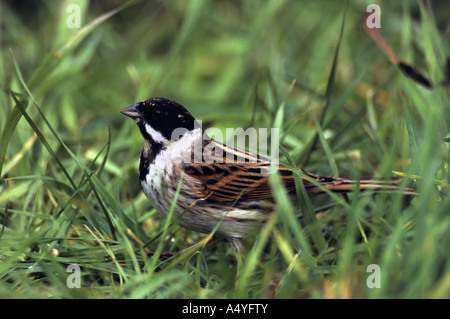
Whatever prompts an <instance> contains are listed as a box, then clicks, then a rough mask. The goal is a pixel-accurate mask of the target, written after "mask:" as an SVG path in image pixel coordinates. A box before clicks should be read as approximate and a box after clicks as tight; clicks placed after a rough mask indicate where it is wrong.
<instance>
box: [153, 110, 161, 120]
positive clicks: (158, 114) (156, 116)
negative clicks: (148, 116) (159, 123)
mask: <svg viewBox="0 0 450 319" xmlns="http://www.w3.org/2000/svg"><path fill="white" fill-rule="evenodd" d="M163 115H164V113H163V112H162V111H161V110H158V109H156V110H153V112H152V116H153V118H154V119H155V120H158V119H160V118H162V117H163Z"/></svg>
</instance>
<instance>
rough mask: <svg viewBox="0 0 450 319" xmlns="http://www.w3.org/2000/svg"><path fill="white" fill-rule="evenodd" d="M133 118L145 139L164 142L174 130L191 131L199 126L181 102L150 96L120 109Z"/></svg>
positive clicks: (169, 138) (170, 136) (171, 135)
mask: <svg viewBox="0 0 450 319" xmlns="http://www.w3.org/2000/svg"><path fill="white" fill-rule="evenodd" d="M120 112H121V113H122V114H124V115H126V116H129V117H131V118H132V119H134V120H135V121H136V123H137V125H138V126H139V129H140V131H141V133H142V135H143V136H144V138H145V139H147V140H149V141H152V142H156V143H159V144H166V143H167V142H169V141H171V139H172V137H173V136H175V135H176V138H179V137H180V135H181V134H173V133H174V130H177V129H178V130H179V131H178V132H183V131H186V130H187V131H192V130H193V129H194V128H196V127H199V125H198V124H197V123H196V121H195V118H194V117H193V116H192V115H191V114H190V113H189V112H188V110H186V109H185V108H184V106H182V105H181V104H179V103H177V102H175V101H172V100H169V99H165V98H150V99H147V100H144V101H141V102H139V103H138V104H135V105H132V106H129V107H126V108H124V109H122V110H121V111H120Z"/></svg>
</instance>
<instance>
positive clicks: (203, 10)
mask: <svg viewBox="0 0 450 319" xmlns="http://www.w3.org/2000/svg"><path fill="white" fill-rule="evenodd" d="M419 2H420V3H421V1H419ZM11 3H14V2H13V1H4V2H2V10H1V12H2V17H1V18H2V27H3V29H2V43H1V44H2V46H1V53H0V54H1V59H0V63H1V65H0V78H1V81H2V86H3V89H4V90H3V92H2V94H1V95H0V100H1V101H0V108H1V114H3V116H2V117H0V134H1V135H0V136H1V140H0V174H1V176H0V178H1V181H0V297H3V298H6V297H9V298H11V297H12V298H47V297H48V298H347V297H348V298H449V297H450V262H449V259H448V255H449V253H448V252H449V249H448V247H450V233H449V231H448V230H449V229H450V213H449V212H450V200H449V198H448V197H447V190H448V183H449V182H450V174H449V145H448V143H447V142H445V138H446V137H447V136H448V134H449V133H448V125H449V119H450V110H449V106H450V103H449V94H450V93H449V88H448V86H447V87H445V86H442V85H440V84H439V83H440V82H441V81H442V80H443V79H444V77H445V72H444V71H445V61H446V58H447V57H448V56H450V51H449V50H450V48H449V43H448V41H446V39H448V38H449V30H450V29H449V25H448V17H447V16H446V15H445V14H444V13H445V11H446V10H447V11H448V10H449V5H448V4H446V3H445V2H442V4H439V5H440V6H441V7H438V8H437V9H436V10H435V15H432V14H429V12H426V11H425V10H424V9H423V8H421V7H420V6H419V4H418V2H416V1H396V2H395V4H393V1H381V2H380V3H379V4H380V6H381V9H382V20H381V23H382V31H383V32H384V34H385V36H386V37H387V38H388V39H389V41H390V43H391V46H392V47H393V49H394V51H395V52H396V53H397V55H398V56H399V57H400V59H401V60H403V61H406V62H408V63H410V64H412V65H414V66H416V68H417V69H418V70H420V71H421V72H422V73H424V74H425V75H426V76H427V77H428V78H430V79H431V81H432V82H433V83H434V84H435V87H434V88H433V89H432V90H429V89H426V88H424V87H422V86H420V85H417V84H416V83H414V82H413V81H412V80H411V79H409V78H407V77H405V76H404V75H403V74H402V73H401V72H400V71H399V70H398V69H397V68H395V67H394V66H392V64H390V62H389V60H388V59H387V57H386V56H384V54H383V52H382V51H381V50H380V49H379V48H378V47H377V46H376V44H375V43H374V42H373V41H372V40H371V39H370V38H369V36H368V35H367V34H365V33H364V32H363V31H362V30H361V29H360V27H359V23H360V21H361V17H362V15H363V13H364V12H365V10H366V7H367V5H368V4H370V3H371V2H370V1H368V2H366V1H349V2H348V3H347V2H345V1H331V0H330V1H320V2H317V1H279V0H268V1H264V2H259V1H200V0H197V1H175V0H174V1H129V2H125V1H124V2H119V1H108V2H106V1H103V2H98V1H95V2H94V1H92V3H89V1H81V0H80V1H59V2H58V5H55V4H54V3H53V2H51V1H41V2H39V1H34V2H33V3H34V4H33V5H31V4H28V5H27V6H26V5H19V4H16V5H15V6H12V5H11ZM72 3H77V4H79V6H80V9H81V28H79V29H77V28H69V27H68V26H67V23H66V21H67V19H68V18H69V16H70V12H69V13H68V12H67V11H66V9H67V6H68V5H69V4H72ZM436 5H438V4H436ZM151 96H163V97H167V98H171V99H174V100H177V101H178V102H180V103H182V104H184V105H185V106H187V107H188V109H189V110H190V111H191V112H192V113H193V115H194V116H196V117H197V118H199V119H202V120H203V125H204V127H210V126H214V127H218V128H220V129H223V130H224V129H225V128H226V127H243V128H247V127H249V126H253V127H279V128H280V133H281V142H282V152H281V155H280V156H282V159H283V161H284V162H286V163H290V164H291V165H296V166H298V167H302V168H305V169H307V170H309V171H311V172H314V173H318V174H322V175H338V174H339V175H341V176H349V177H353V178H358V177H360V176H369V175H373V176H377V177H390V176H392V175H393V173H392V172H394V171H396V172H402V173H404V174H406V175H408V174H410V175H415V176H417V177H418V178H417V181H416V186H417V189H418V191H419V195H418V196H416V197H415V198H413V199H411V198H409V199H405V198H404V197H403V196H401V195H399V194H377V195H376V196H371V195H369V196H368V195H367V194H362V195H361V194H357V193H355V194H350V195H349V199H348V201H346V200H345V199H343V198H342V197H340V196H331V197H330V196H325V195H323V196H320V197H317V198H313V199H311V200H310V199H308V198H307V197H305V196H304V193H303V192H302V187H301V185H297V186H298V193H299V195H298V196H299V198H303V201H302V205H300V207H299V208H297V207H292V205H291V204H290V202H289V201H288V198H287V196H286V194H285V193H284V191H283V189H282V188H281V187H279V185H280V181H279V179H278V178H277V176H276V175H274V176H272V178H271V182H272V184H273V186H274V189H275V190H276V191H275V193H274V196H275V199H276V201H277V202H278V203H279V207H280V208H279V210H278V211H277V213H276V214H275V215H274V217H273V218H272V219H271V220H270V221H269V222H268V223H266V224H264V225H263V226H262V227H261V229H260V231H259V232H258V234H255V235H252V236H249V238H247V240H246V247H247V249H246V253H245V255H244V256H240V258H239V263H238V265H236V264H235V261H234V256H233V253H232V251H231V247H230V245H229V244H228V243H227V242H225V241H220V240H219V241H215V242H212V243H206V241H207V239H208V238H207V237H206V235H202V234H198V233H195V232H191V231H187V230H184V229H180V228H179V226H177V225H176V223H173V220H174V218H172V222H167V221H166V220H164V219H163V218H162V217H161V216H160V215H159V214H158V213H157V212H156V211H155V210H154V209H153V208H152V207H151V204H150V203H149V202H148V201H147V200H146V198H145V196H144V195H143V193H142V192H141V190H140V186H139V183H138V177H137V165H138V159H139V153H140V149H141V147H142V143H143V140H142V138H141V136H140V134H139V130H138V129H137V128H136V126H135V125H134V124H133V123H132V121H130V120H129V119H127V118H125V117H124V116H122V115H121V114H120V113H119V110H120V109H121V108H123V107H125V106H128V105H131V104H134V103H135V102H137V101H138V100H141V99H144V98H148V97H151ZM299 209H300V211H301V213H302V214H301V215H302V216H303V218H301V216H299ZM194 244H196V245H195V246H193V247H192V248H191V249H189V250H186V248H187V247H190V246H192V245H194ZM148 252H154V253H155V254H154V257H153V258H152V257H151V256H148ZM167 252H172V253H174V255H173V256H172V257H170V258H168V259H166V258H156V257H158V256H162V257H165V256H166V253H167ZM70 264H77V265H79V266H80V267H81V275H82V276H81V288H72V289H71V288H68V286H67V284H66V283H67V278H68V277H69V276H70V275H71V273H68V272H67V271H66V269H67V266H68V265H70ZM370 264H377V265H379V267H380V271H381V273H380V274H381V287H380V288H369V287H368V286H367V285H366V280H367V279H368V277H369V275H370V273H368V272H367V271H366V270H367V266H368V265H370Z"/></svg>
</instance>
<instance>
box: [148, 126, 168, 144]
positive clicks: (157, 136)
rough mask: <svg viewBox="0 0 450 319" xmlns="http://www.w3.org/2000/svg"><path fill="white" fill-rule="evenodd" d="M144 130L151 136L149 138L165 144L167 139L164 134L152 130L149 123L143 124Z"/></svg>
mask: <svg viewBox="0 0 450 319" xmlns="http://www.w3.org/2000/svg"><path fill="white" fill-rule="evenodd" d="M145 130H146V131H147V133H148V135H150V136H151V138H152V139H153V140H154V141H155V142H156V143H159V144H167V142H168V141H167V139H166V138H164V136H163V135H162V134H161V132H158V131H156V130H154V129H153V128H152V127H151V126H150V125H148V124H145Z"/></svg>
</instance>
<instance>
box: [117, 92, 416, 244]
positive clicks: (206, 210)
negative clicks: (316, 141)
mask: <svg viewBox="0 0 450 319" xmlns="http://www.w3.org/2000/svg"><path fill="white" fill-rule="evenodd" d="M120 112H121V113H122V114H123V115H126V116H128V117H130V118H131V119H133V120H134V121H135V122H136V124H137V126H138V128H139V130H140V133H141V135H142V137H143V138H144V145H143V149H142V152H141V155H140V160H139V181H140V184H141V187H142V190H143V192H144V194H145V195H146V197H147V198H148V200H149V201H150V202H151V204H152V206H153V207H154V208H155V209H156V210H157V211H158V212H159V213H161V214H162V215H164V216H165V217H166V218H167V216H168V215H169V212H170V211H171V209H173V214H175V216H176V219H177V220H178V222H179V224H180V226H181V227H183V228H185V229H188V230H192V231H196V232H200V233H206V234H209V233H211V232H213V231H215V233H214V235H215V236H216V237H224V238H227V239H228V240H229V242H230V243H231V245H232V247H233V250H237V251H244V243H243V239H244V238H245V236H246V235H247V234H249V233H251V232H252V231H255V230H257V229H258V228H261V227H262V225H263V224H264V223H265V222H267V220H268V219H269V218H270V216H271V215H272V214H273V213H274V211H275V210H276V201H275V200H274V198H273V192H272V189H271V183H270V182H269V174H270V173H271V170H270V168H271V161H270V159H269V158H267V157H264V156H261V155H259V154H257V153H255V152H251V151H248V150H242V149H237V148H234V147H229V146H227V145H225V144H223V143H221V142H219V141H216V140H215V139H212V138H210V137H209V136H208V135H207V134H206V133H205V131H204V130H203V128H202V127H201V125H200V123H199V122H198V121H197V120H196V119H195V118H194V117H193V116H192V115H191V113H190V112H189V111H188V110H187V109H186V108H185V107H184V106H183V105H181V104H180V103H178V102H175V101H173V100H170V99H167V98H162V97H155V98H149V99H146V100H142V101H140V102H138V103H137V104H134V105H131V106H128V107H126V108H124V109H122V110H121V111H120ZM276 165H277V167H276V168H277V170H276V172H277V173H278V174H279V176H280V178H281V181H282V183H283V186H284V188H285V190H286V192H287V193H288V194H290V196H291V198H292V199H293V200H294V201H295V199H296V198H297V196H295V194H296V193H295V192H296V187H295V180H294V172H293V170H292V169H291V168H289V167H288V165H282V164H276ZM298 170H299V171H300V172H302V176H301V181H302V183H303V185H304V188H305V190H306V193H307V194H308V196H311V197H312V196H314V195H317V194H323V193H326V192H327V191H326V190H328V191H331V192H334V193H348V192H352V191H354V190H355V189H356V188H357V187H358V188H359V190H360V191H365V190H371V191H374V192H378V191H400V192H403V193H405V194H415V190H414V189H411V188H401V187H400V185H399V181H398V180H396V179H392V180H387V181H384V180H376V179H372V178H362V179H360V180H352V179H350V178H343V177H329V176H320V175H316V174H312V173H310V172H307V171H305V170H302V169H298ZM313 181H315V182H313ZM318 184H320V185H321V186H322V187H319V186H318ZM325 189H326V190H325ZM175 198H177V200H176V202H175V203H173V202H174V199H175Z"/></svg>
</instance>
